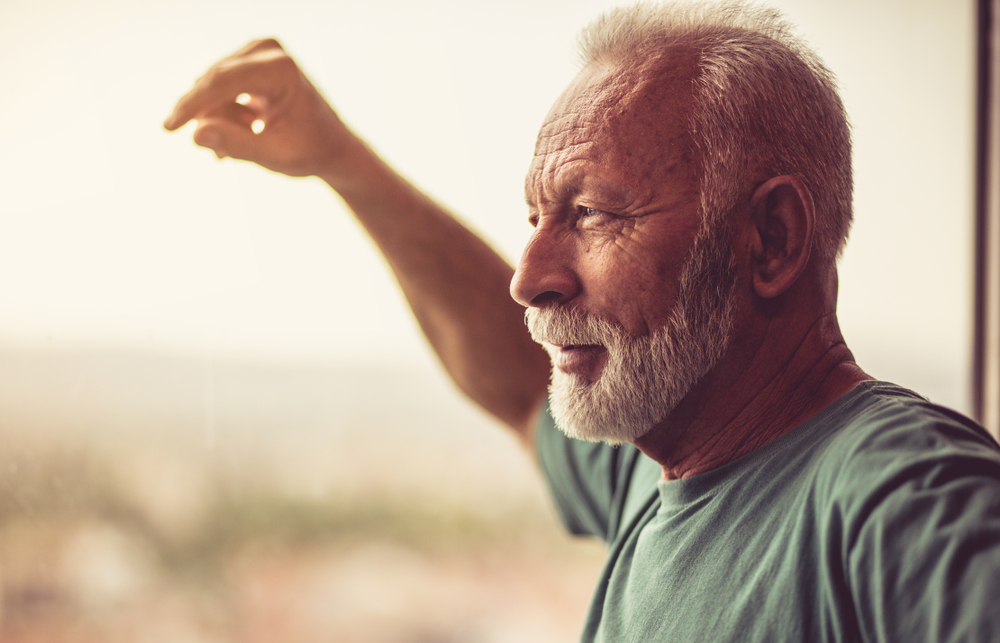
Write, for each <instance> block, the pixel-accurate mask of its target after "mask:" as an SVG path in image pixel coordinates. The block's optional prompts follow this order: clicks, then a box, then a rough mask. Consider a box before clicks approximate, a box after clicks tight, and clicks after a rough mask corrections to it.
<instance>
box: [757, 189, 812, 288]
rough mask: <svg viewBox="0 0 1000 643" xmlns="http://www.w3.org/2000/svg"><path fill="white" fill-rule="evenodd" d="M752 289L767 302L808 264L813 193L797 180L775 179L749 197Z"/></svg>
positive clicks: (788, 285)
mask: <svg viewBox="0 0 1000 643" xmlns="http://www.w3.org/2000/svg"><path fill="white" fill-rule="evenodd" d="M750 209H751V210H750V216H751V226H750V254H751V270H752V272H751V275H752V279H753V287H754V290H755V291H756V293H757V295H759V296H760V297H764V298H766V299H770V298H773V297H777V296H779V295H781V294H782V293H783V292H785V291H786V290H788V288H789V287H790V286H791V285H792V284H793V283H795V280H796V279H798V278H799V275H801V274H802V271H803V270H805V267H806V264H807V263H808V262H809V253H810V250H811V248H812V244H813V229H814V223H815V210H814V208H813V200H812V194H810V193H809V190H808V189H807V188H806V186H805V185H804V184H803V183H802V181H800V180H799V179H798V178H796V177H794V176H790V175H787V176H777V177H774V178H773V179H771V180H769V181H767V182H766V183H764V184H763V185H761V186H759V187H758V188H757V189H756V190H754V193H753V196H752V197H751V198H750Z"/></svg>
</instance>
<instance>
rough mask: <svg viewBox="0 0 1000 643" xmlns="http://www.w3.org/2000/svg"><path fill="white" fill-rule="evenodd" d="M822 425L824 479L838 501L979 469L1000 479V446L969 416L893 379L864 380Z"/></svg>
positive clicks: (861, 498) (865, 497)
mask: <svg viewBox="0 0 1000 643" xmlns="http://www.w3.org/2000/svg"><path fill="white" fill-rule="evenodd" d="M834 406H835V407H836V408H834V409H832V410H831V412H830V413H829V414H828V415H827V416H826V417H824V418H822V421H821V422H819V424H820V425H821V426H822V427H823V428H825V430H826V431H828V433H827V435H828V436H829V437H828V439H827V440H826V441H825V444H824V446H823V447H822V458H821V462H822V465H821V469H822V472H821V474H820V478H821V480H818V482H819V483H820V485H821V486H822V487H825V488H826V489H827V490H828V491H829V492H830V493H831V494H833V495H834V496H835V497H836V498H837V499H839V500H840V501H844V502H848V503H850V504H856V503H859V502H868V501H870V499H871V498H872V497H880V496H882V495H884V494H886V493H889V492H891V490H892V489H896V488H899V487H900V486H902V485H913V484H918V485H931V484H935V483H934V481H935V480H938V479H942V476H944V477H948V476H963V475H968V474H971V473H973V472H985V473H986V475H988V476H990V477H993V478H996V479H997V480H998V481H1000V447H998V445H997V443H996V441H995V440H994V439H993V437H992V436H990V434H989V433H988V432H987V431H986V430H985V429H984V428H982V427H981V426H980V425H978V424H977V423H976V422H974V421H973V420H971V419H969V418H967V417H965V416H964V415H962V414H960V413H958V412H956V411H953V410H951V409H948V408H946V407H943V406H939V405H937V404H933V403H932V402H930V401H928V400H927V399H925V398H923V397H921V396H920V395H918V394H916V393H914V392H913V391H910V390H908V389H905V388H903V387H900V386H896V385H894V384H890V383H887V382H865V383H863V384H861V385H859V387H858V389H856V390H854V391H852V392H851V393H849V394H848V395H846V396H844V399H843V400H841V401H839V404H835V405H834ZM945 472H947V473H945Z"/></svg>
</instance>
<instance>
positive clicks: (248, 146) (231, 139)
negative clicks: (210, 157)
mask: <svg viewBox="0 0 1000 643" xmlns="http://www.w3.org/2000/svg"><path fill="white" fill-rule="evenodd" d="M256 138H257V135H256V134H254V133H253V132H252V131H251V130H250V128H249V127H246V126H245V125H240V124H237V123H233V122H231V121H227V120H221V119H214V118H210V119H204V120H199V121H198V127H197V128H196V129H195V131H194V142H195V144H197V145H200V146H201V147H207V148H208V149H210V150H212V151H213V152H215V155H216V156H218V157H219V158H220V159H221V158H226V157H227V156H228V157H231V158H234V159H240V160H244V161H252V160H254V151H255V150H257V148H258V147H259V146H260V144H259V142H258V141H257V140H255V139H256Z"/></svg>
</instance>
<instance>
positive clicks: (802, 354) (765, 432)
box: [635, 316, 872, 480]
mask: <svg viewBox="0 0 1000 643" xmlns="http://www.w3.org/2000/svg"><path fill="white" fill-rule="evenodd" d="M779 331H780V329H779ZM777 334H782V333H780V332H779V333H777ZM781 345H784V346H786V347H787V346H789V344H788V342H787V340H786V341H779V342H774V341H769V337H768V336H767V334H765V336H764V337H763V339H762V340H761V341H760V342H759V344H758V346H757V347H756V348H755V349H754V350H752V351H750V352H748V353H746V354H744V355H742V356H741V355H733V356H729V359H728V360H724V361H723V362H722V363H720V364H719V365H717V366H716V367H715V368H714V369H713V370H712V372H711V373H710V374H709V375H707V376H706V377H705V378H704V379H703V380H702V381H701V382H699V383H698V384H697V385H696V386H695V387H694V388H693V389H692V391H691V392H690V393H689V394H688V395H687V397H685V398H684V400H682V401H681V403H680V404H679V405H678V406H677V408H676V409H674V411H673V412H672V413H671V414H670V416H668V417H667V418H666V419H665V420H664V421H663V422H661V423H660V424H658V425H657V426H655V427H654V428H653V429H652V430H651V431H650V432H649V433H647V434H646V435H644V436H642V437H641V438H639V439H638V440H636V442H635V445H636V446H637V447H638V448H639V449H640V450H641V451H642V452H643V453H645V454H646V455H648V456H649V457H651V458H653V459H654V460H656V461H657V462H659V463H660V465H661V466H662V467H663V477H664V479H666V480H671V479H678V478H686V477H690V476H693V475H696V474H699V473H704V472H706V471H710V470H712V469H715V468H717V467H720V466H722V465H724V464H727V463H729V462H732V461H733V460H736V459H738V458H741V457H743V456H745V455H747V454H749V453H751V452H753V451H755V450H756V449H759V448H760V447H762V446H764V445H765V444H768V443H769V442H772V441H773V440H775V439H777V438H779V437H781V436H782V435H784V434H786V433H788V432H789V431H791V430H792V429H794V428H795V427H797V426H799V425H800V424H802V423H803V422H805V421H806V420H808V419H809V418H811V417H812V416H814V415H815V414H816V413H818V412H820V411H821V410H823V409H824V408H826V407H827V406H829V405H830V404H831V403H833V402H834V401H835V400H837V399H838V398H840V397H841V396H842V395H844V394H845V393H847V392H849V391H850V390H851V389H853V388H854V387H855V386H857V385H858V384H859V383H860V382H863V381H865V380H870V379H872V378H871V377H870V376H868V375H867V374H866V373H865V372H864V371H862V370H861V368H860V367H858V365H857V364H855V362H854V357H853V355H852V354H851V352H850V350H849V349H848V348H847V345H846V344H844V341H843V338H842V337H841V335H840V331H839V328H838V327H837V322H836V318H834V317H832V316H830V317H823V318H820V319H818V320H816V323H814V324H813V325H812V326H811V327H810V328H808V329H807V330H806V332H805V333H804V334H803V336H802V337H801V341H800V342H798V344H796V345H794V346H793V347H792V348H790V349H788V348H786V349H785V350H784V351H781V350H780V346H781Z"/></svg>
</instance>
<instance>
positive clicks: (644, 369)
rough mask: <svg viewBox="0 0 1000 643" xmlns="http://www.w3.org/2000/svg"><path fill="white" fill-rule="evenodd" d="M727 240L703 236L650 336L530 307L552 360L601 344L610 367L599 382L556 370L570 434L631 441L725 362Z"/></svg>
mask: <svg viewBox="0 0 1000 643" xmlns="http://www.w3.org/2000/svg"><path fill="white" fill-rule="evenodd" d="M726 241H727V240H726V239H725V238H724V236H723V235H721V234H718V233H713V232H712V231H703V232H702V234H699V236H698V238H697V239H696V241H695V243H694V246H693V248H692V251H691V256H690V257H689V258H688V260H687V262H686V263H685V265H684V269H683V271H682V273H681V278H680V282H679V289H678V296H677V302H676V303H675V305H674V308H673V310H672V311H671V313H670V317H669V319H668V321H667V322H666V323H665V324H664V325H663V326H662V327H661V328H658V329H656V330H654V331H653V333H652V334H650V335H646V336H634V335H630V334H628V333H626V332H625V330H624V329H623V328H622V327H621V326H620V325H619V324H617V323H615V322H610V321H607V320H604V319H599V318H597V317H594V316H592V315H588V314H586V313H584V312H582V311H580V310H578V309H575V308H572V307H570V308H561V307H557V306H549V307H546V308H529V309H528V312H527V314H526V320H527V324H528V328H529V330H530V331H531V336H532V338H533V339H534V340H535V341H536V342H539V343H541V344H542V345H543V346H545V348H546V350H548V351H549V352H550V354H553V353H554V352H555V351H557V350H558V349H557V348H555V347H554V346H553V344H560V345H563V346H565V345H569V344H575V345H601V346H603V347H605V349H606V350H607V361H606V363H605V365H604V368H603V370H602V372H601V374H600V376H599V377H598V379H597V380H596V381H594V382H590V381H587V380H586V379H584V378H582V377H580V376H577V375H574V374H568V373H564V372H562V371H560V370H559V369H558V368H554V369H553V373H552V383H551V385H550V387H549V402H550V407H551V411H552V416H553V418H554V419H555V421H556V425H557V426H558V427H559V428H560V429H561V430H562V431H563V432H564V433H566V434H567V435H568V436H570V437H573V438H578V439H581V440H587V441H591V442H599V441H604V442H608V443H609V444H621V443H624V442H633V441H635V440H636V439H637V438H639V437H641V436H643V435H645V434H646V433H647V432H649V430H650V429H652V428H653V427H654V426H656V425H657V424H659V423H661V422H662V421H663V420H664V419H666V417H667V416H668V415H670V413H671V412H672V411H673V410H674V408H675V407H676V406H677V404H678V403H680V401H681V400H682V399H684V397H685V396H686V395H687V394H688V393H689V392H690V391H691V388H692V387H693V386H694V385H695V384H696V383H697V382H698V381H699V380H700V379H701V378H702V377H704V376H705V374H706V373H708V372H709V371H710V370H711V369H712V368H713V367H714V366H715V365H716V363H718V361H719V359H721V357H722V355H723V353H724V352H725V350H726V348H727V347H728V345H729V338H730V333H731V329H732V314H733V301H734V292H735V283H734V279H735V272H736V265H735V259H734V258H733V256H732V253H731V251H730V250H728V247H729V246H728V243H726Z"/></svg>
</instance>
